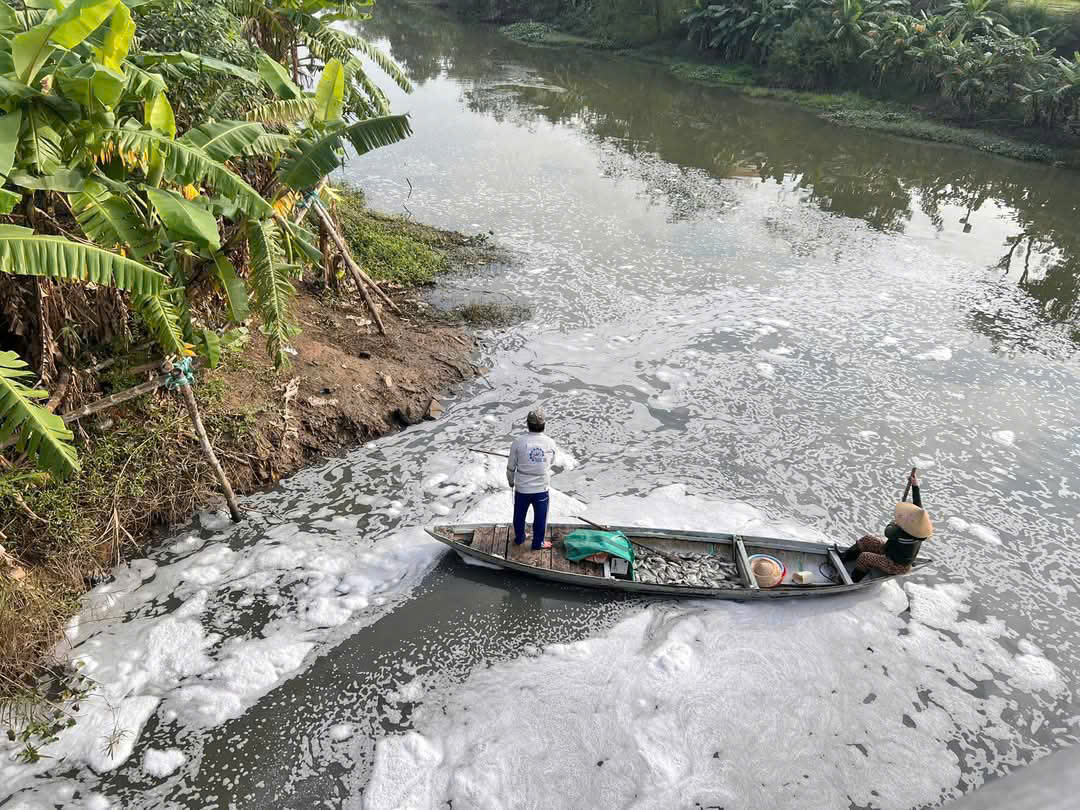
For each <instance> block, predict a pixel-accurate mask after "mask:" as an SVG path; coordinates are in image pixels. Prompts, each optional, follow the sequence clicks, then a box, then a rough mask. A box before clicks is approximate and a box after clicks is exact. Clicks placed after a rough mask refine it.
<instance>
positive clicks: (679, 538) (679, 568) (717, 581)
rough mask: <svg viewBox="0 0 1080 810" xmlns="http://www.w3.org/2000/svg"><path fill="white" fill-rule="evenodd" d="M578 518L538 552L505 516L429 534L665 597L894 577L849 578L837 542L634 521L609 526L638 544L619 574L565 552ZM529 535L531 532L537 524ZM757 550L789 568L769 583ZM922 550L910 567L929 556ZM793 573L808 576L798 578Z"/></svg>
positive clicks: (594, 583) (529, 565)
mask: <svg viewBox="0 0 1080 810" xmlns="http://www.w3.org/2000/svg"><path fill="white" fill-rule="evenodd" d="M583 528H587V527H586V526H583V525H581V524H560V523H556V524H551V525H549V526H548V527H547V535H546V537H547V539H548V540H549V541H550V542H551V546H552V547H551V548H550V549H542V550H539V551H533V550H532V548H531V544H530V543H529V542H526V543H524V544H522V545H520V546H519V545H516V544H515V543H514V542H513V528H512V527H511V526H509V525H508V524H505V523H470V524H458V525H446V526H434V527H432V528H430V529H427V530H426V531H427V533H428V534H430V535H431V536H432V537H434V538H435V539H436V540H438V541H439V542H441V543H445V544H446V545H448V546H450V548H452V549H454V550H455V551H456V552H457V553H458V554H460V555H461V556H462V557H468V558H471V559H473V560H476V561H478V562H480V563H484V564H487V565H493V566H497V567H499V568H504V569H508V570H512V571H517V572H520V573H522V574H530V575H532V576H534V577H539V578H541V579H548V580H553V581H555V582H564V583H567V584H570V585H581V586H584V587H587V588H607V589H609V590H617V591H631V592H634V593H645V594H659V595H664V596H691V597H696V598H700V597H709V598H714V599H734V600H750V599H783V598H796V597H798V598H804V597H813V596H826V595H828V594H836V593H850V592H851V591H857V590H861V589H863V588H868V587H871V586H874V585H877V584H879V583H881V582H884V581H885V580H887V579H893V578H894V577H892V576H885V575H880V574H876V573H872V574H871V575H869V576H867V577H866V578H864V579H863V580H861V581H860V582H853V581H852V579H851V568H850V566H845V564H844V563H843V562H841V560H840V557H839V555H838V554H837V552H836V547H835V546H833V545H827V544H825V543H808V542H804V541H802V540H788V539H782V538H775V537H754V536H750V535H738V534H724V533H722V532H689V531H678V530H673V529H643V528H636V527H633V526H606V527H604V528H605V529H609V530H611V531H620V532H622V533H623V534H624V535H626V537H627V539H629V540H630V542H631V543H632V544H633V547H634V555H635V558H636V570H634V569H633V568H632V569H631V570H629V571H624V572H622V573H620V572H618V571H617V570H613V566H612V565H610V564H608V563H605V564H601V563H599V562H591V561H589V560H581V561H579V562H572V561H570V560H568V559H567V558H566V555H565V550H564V547H563V539H564V538H565V537H566V536H567V535H569V534H570V533H571V532H573V531H574V530H575V529H583ZM527 536H528V538H529V540H531V539H532V527H531V526H529V527H528V532H527ZM758 555H762V556H766V557H769V558H772V559H773V560H776V561H777V562H779V563H780V564H781V565H782V566H783V569H784V576H783V578H782V579H781V580H780V581H779V582H778V583H776V584H775V585H772V586H770V587H764V586H763V584H762V583H760V582H758V578H757V576H755V573H754V568H753V565H752V563H751V560H753V559H755V558H756V557H757V556H758ZM931 562H932V560H931V559H930V558H928V557H919V558H918V559H917V560H916V561H915V564H914V565H913V566H912V570H917V569H919V568H922V567H923V566H925V565H928V564H929V563H931ZM796 572H803V574H804V576H808V580H807V581H806V582H805V583H803V584H797V583H796V582H795V581H794V575H795V574H796Z"/></svg>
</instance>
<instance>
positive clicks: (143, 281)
mask: <svg viewBox="0 0 1080 810" xmlns="http://www.w3.org/2000/svg"><path fill="white" fill-rule="evenodd" d="M0 272H5V273H12V274H14V275H22V276H43V277H46V278H51V279H56V280H57V281H88V282H93V283H94V284H104V285H107V286H110V287H119V288H120V289H122V290H130V291H131V292H136V293H148V294H153V293H156V292H158V291H159V290H160V289H161V288H162V286H163V285H164V282H165V280H166V279H165V277H164V276H163V275H161V273H158V272H157V271H156V270H151V269H150V268H149V267H147V266H146V265H144V264H140V263H139V262H137V261H133V260H132V259H128V258H125V257H124V256H118V255H117V254H115V253H110V252H109V251H107V250H103V249H102V248H99V247H96V246H95V245H84V244H82V243H80V242H72V241H70V240H68V239H65V238H64V237H62V236H42V235H40V234H36V233H34V232H33V231H32V230H30V229H29V228H21V227H19V226H17V225H0Z"/></svg>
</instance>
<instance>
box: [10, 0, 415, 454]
mask: <svg viewBox="0 0 1080 810" xmlns="http://www.w3.org/2000/svg"><path fill="white" fill-rule="evenodd" d="M363 6H364V4H362V3H360V4H358V3H346V4H345V5H341V4H334V3H329V2H324V0H305V2H304V3H303V4H302V5H301V6H300V7H294V6H290V7H278V6H269V5H262V4H260V3H256V2H247V3H246V4H237V5H236V7H235V8H236V10H237V13H240V12H242V11H243V9H247V11H249V12H253V13H254V12H257V13H254V16H253V17H251V18H250V19H259V20H261V21H262V23H261V24H264V27H263V28H262V29H260V33H261V34H266V33H267V31H268V30H270V29H273V26H274V25H280V33H283V34H284V35H285V37H286V39H285V40H283V41H273V42H269V43H268V44H270V45H272V46H273V48H274V49H276V50H277V51H282V49H284V51H282V52H287V55H288V56H289V57H290V58H292V57H293V55H294V54H295V47H294V46H300V47H301V48H306V53H307V56H306V57H305V60H304V61H305V64H304V65H300V64H298V63H297V62H295V61H293V64H292V68H293V69H294V70H298V69H304V68H310V67H312V66H323V67H324V68H325V69H324V70H323V74H322V76H321V77H320V78H319V79H318V81H317V83H316V89H315V91H314V92H313V93H309V92H307V91H306V90H303V89H302V88H301V87H300V86H299V84H298V83H297V82H296V81H294V78H293V77H291V76H290V75H289V70H288V69H287V68H285V67H284V66H283V65H281V64H280V63H279V62H278V61H276V59H275V55H276V54H275V53H274V52H273V51H272V52H271V55H267V54H266V53H263V52H262V51H260V50H259V49H258V48H257V47H255V46H253V45H252V44H251V43H250V42H249V43H247V44H238V43H239V42H242V38H241V37H240V36H239V35H240V33H241V31H243V30H245V29H244V26H245V25H246V24H247V22H250V20H249V19H247V18H245V17H243V16H242V15H241V16H239V17H238V16H237V14H236V13H234V12H233V11H230V10H229V8H228V7H227V6H226V5H225V4H223V3H221V2H214V0H177V1H176V2H171V0H162V2H159V3H156V4H155V5H154V7H153V8H152V9H151V8H146V9H143V12H145V13H143V14H142V16H141V17H140V20H142V21H146V20H152V21H154V22H156V23H158V24H160V25H165V26H166V27H168V25H171V24H172V23H176V26H175V27H176V31H175V32H170V35H169V36H164V35H162V31H161V30H160V28H158V29H155V30H151V31H150V32H149V35H148V36H146V37H144V39H143V41H142V43H141V44H142V47H141V48H139V49H133V43H134V42H135V28H136V23H135V20H134V19H133V17H132V14H131V12H130V11H129V7H128V6H126V5H119V4H118V0H74V2H72V3H71V4H69V5H68V6H66V7H63V8H61V9H60V10H59V11H58V12H53V11H49V12H48V13H37V12H35V13H29V12H27V13H20V14H16V13H15V11H14V10H13V8H12V7H11V6H10V5H7V4H6V3H2V2H0V8H2V9H3V10H4V11H3V12H0V27H3V28H4V30H5V31H7V32H8V34H9V36H0V63H6V64H7V65H8V66H9V67H10V70H9V71H8V73H7V75H5V76H3V77H2V79H3V84H2V88H0V89H3V90H4V91H5V92H4V94H3V95H0V112H3V115H0V177H2V178H3V180H4V183H3V185H4V186H6V188H3V189H0V211H5V212H6V211H12V210H14V208H15V206H17V205H23V206H24V207H25V209H26V217H25V221H27V222H30V223H34V224H35V226H36V227H38V226H39V224H40V223H41V222H45V223H47V227H48V228H49V232H44V233H42V232H38V231H36V230H35V229H32V228H25V227H20V226H16V225H14V224H4V223H3V222H0V272H6V273H12V274H18V275H28V276H40V277H44V278H48V279H52V280H55V281H72V282H88V283H93V284H96V285H100V286H110V287H116V288H119V289H121V290H126V291H129V292H130V293H131V294H132V295H131V298H130V303H131V305H132V307H133V309H134V310H135V312H137V313H138V315H139V316H140V317H141V319H142V321H143V322H144V323H145V324H146V327H147V328H148V330H149V332H150V334H151V335H152V336H153V337H154V339H155V340H156V342H157V343H158V345H159V346H160V347H161V349H162V350H163V351H164V352H165V353H166V354H175V355H179V356H186V355H190V354H191V353H192V352H193V351H194V350H198V351H199V352H200V353H201V354H202V355H203V356H204V357H205V358H206V359H207V360H208V361H209V363H210V364H211V365H214V364H216V363H217V362H218V360H219V359H220V356H221V350H222V349H221V347H222V342H221V338H220V335H219V334H218V332H217V331H215V329H214V328H213V327H214V326H216V325H217V324H216V323H215V321H218V322H220V320H223V319H224V318H225V317H227V318H228V319H230V320H232V321H233V322H235V323H240V322H242V321H243V320H244V319H245V318H247V317H248V315H249V312H250V310H251V309H252V307H251V306H250V305H249V301H248V299H249V296H250V297H251V298H253V300H254V302H255V305H256V306H255V309H256V310H257V312H258V315H259V319H260V321H261V326H260V328H261V331H262V332H263V333H264V334H265V335H266V337H267V347H268V350H269V352H270V354H271V356H272V357H273V358H274V362H275V365H277V366H279V367H280V366H281V365H284V363H285V361H286V358H287V352H286V349H287V344H288V341H289V339H290V338H291V337H293V336H294V335H295V334H296V332H297V331H298V330H297V329H296V326H295V324H294V323H293V321H292V319H291V317H290V314H289V303H290V299H291V297H292V295H293V287H292V281H291V279H292V278H293V277H295V276H296V275H298V274H299V273H300V272H301V271H302V268H303V264H304V263H305V262H312V263H316V262H320V261H321V260H322V256H321V254H320V252H319V249H318V247H317V246H316V244H315V239H314V237H313V236H312V235H311V234H310V233H308V232H307V231H305V230H304V229H303V228H302V227H300V226H299V225H298V224H296V223H292V222H290V221H288V220H287V219H286V218H285V217H283V216H281V214H280V213H279V210H280V211H286V210H288V203H289V200H288V199H284V198H285V197H287V196H288V195H293V197H294V198H295V196H296V193H297V192H304V191H307V190H309V189H311V188H314V187H316V186H318V185H319V183H320V182H321V181H322V180H323V178H324V177H325V176H326V174H328V173H329V172H330V171H332V170H333V169H335V168H337V167H338V166H340V165H341V163H342V161H343V159H344V156H345V153H346V145H347V144H348V145H351V146H352V148H353V150H354V151H355V152H356V153H357V154H363V153H365V152H367V151H370V150H371V149H375V148H378V147H380V146H385V145H388V144H390V143H394V142H396V141H398V140H400V139H402V138H404V137H406V136H408V135H409V132H410V130H409V126H408V123H407V121H406V119H405V118H404V117H403V116H389V115H386V116H381V117H376V118H361V119H360V120H353V121H351V122H346V121H344V120H342V116H343V115H346V114H349V113H353V114H356V113H358V112H359V113H364V112H366V111H369V110H371V109H382V108H383V107H384V106H385V97H384V96H382V94H381V91H377V90H374V89H372V87H371V86H369V83H368V79H367V77H366V75H365V74H364V72H363V69H362V65H361V63H360V62H359V59H358V56H357V55H355V54H354V53H353V50H354V49H355V50H358V51H359V52H360V53H362V54H363V55H365V56H368V57H370V58H372V59H374V60H375V62H376V64H377V65H379V66H380V68H381V69H382V70H383V71H384V72H386V73H388V74H389V75H390V76H391V77H392V78H394V79H395V81H397V82H398V83H399V84H400V85H402V86H403V87H408V80H407V79H406V78H405V77H404V75H403V74H402V73H401V71H400V69H399V68H398V67H397V66H396V65H395V64H394V63H393V62H392V61H391V60H389V58H388V57H386V56H385V54H382V53H381V52H379V51H377V49H374V48H372V46H371V45H370V44H368V43H367V42H366V41H364V40H362V39H361V38H358V37H354V36H353V35H351V34H347V33H345V32H342V31H338V30H337V29H332V28H329V27H328V26H330V25H331V23H333V22H334V21H335V20H337V19H341V18H342V17H341V15H343V14H344V15H346V16H350V15H351V16H355V15H358V14H363V13H364V12H363V11H361V10H360V9H361V8H362V7H363ZM260 9H261V10H260ZM192 12H197V13H195V14H194V15H192ZM264 12H265V13H264ZM200 15H202V16H201V17H200ZM192 16H193V17H194V18H195V19H193V20H192V19H189V17H192ZM208 21H209V22H208ZM265 26H270V28H269V29H268V28H266V27H265ZM275 30H276V29H275ZM173 33H175V36H173V35H172V34H173ZM253 39H254V40H255V41H258V40H259V36H253ZM217 45H222V48H220V49H218V48H217V47H216V46H217ZM155 47H157V48H160V50H155V49H154V48H155ZM189 47H190V48H193V49H197V50H189V49H188V48H189ZM228 57H234V58H235V59H236V60H237V61H236V62H233V61H229V58H228ZM40 76H45V79H44V80H41V81H38V78H39V77H40ZM171 82H176V83H180V82H182V83H183V84H184V89H185V92H184V93H182V94H174V95H173V100H175V99H176V98H180V99H182V101H181V102H180V104H179V106H177V107H174V105H173V100H170V97H169V94H168V88H169V84H170V83H171ZM192 87H194V88H195V90H196V93H195V95H196V96H198V95H200V94H201V95H202V96H203V98H202V99H201V100H198V101H195V102H191V100H190V98H191V94H190V92H189V91H190V89H191V88H192ZM237 87H244V88H247V89H246V90H245V91H243V93H241V92H240V91H238V90H237ZM212 92H217V95H218V98H216V99H214V100H213V101H210V102H207V100H206V98H205V96H206V95H207V94H208V93H212ZM240 95H243V98H242V99H239V96H240ZM275 96H276V97H277V100H276V101H275V100H274V97H275ZM234 99H238V100H236V102H235V104H234V103H233V100H234ZM229 108H234V109H236V108H240V109H242V110H243V114H242V115H239V116H236V117H235V118H229V117H227V116H225V117H223V116H221V115H220V112H221V111H222V110H225V109H229ZM204 109H205V110H206V112H207V113H208V114H210V113H214V115H213V117H211V118H208V119H207V120H205V121H201V122H196V121H193V120H192V119H191V113H192V111H194V110H204ZM249 113H251V114H250V115H249ZM245 119H246V120H245ZM260 120H265V121H266V122H267V123H268V125H271V126H274V127H277V128H278V131H275V132H267V131H266V129H264V127H263V124H262V123H260ZM281 130H284V131H281ZM256 177H257V178H258V181H257V182H258V184H259V185H260V187H261V188H267V189H270V190H271V191H273V189H275V188H279V189H281V191H280V192H279V193H278V194H277V195H276V196H273V197H271V198H270V199H267V198H266V197H265V196H264V194H263V193H262V192H260V191H259V190H257V189H256V188H255V187H254V185H253V183H254V182H255V178H256ZM290 189H292V191H290ZM275 205H276V206H277V207H275ZM53 211H67V212H70V216H71V219H69V220H68V222H67V223H66V226H65V225H61V224H59V223H57V221H56V219H55V217H53V215H52V213H47V214H45V216H41V213H42V212H53ZM76 229H77V230H78V231H80V232H81V233H77V234H73V233H72V231H73V230H76ZM57 231H59V232H60V233H63V234H64V235H63V236H61V235H58V234H57ZM69 236H74V237H76V238H69ZM225 237H228V241H226V238H225ZM243 242H246V250H245V251H243V253H246V254H247V255H248V256H250V259H251V266H250V272H249V273H248V281H249V283H250V289H249V285H248V284H246V283H245V280H244V279H243V278H242V277H241V275H240V274H238V273H237V271H236V268H235V267H234V266H233V265H232V263H231V262H230V260H229V257H228V256H226V255H225V252H223V251H233V250H235V249H237V248H240V247H243V246H244V245H243ZM199 278H210V279H213V278H216V279H217V281H218V283H219V284H220V285H221V289H222V291H223V292H224V294H225V299H226V301H227V303H228V312H227V316H226V314H225V313H222V314H221V315H218V314H217V313H214V312H207V310H206V309H204V308H199V309H198V310H196V309H195V308H193V307H191V306H189V300H188V299H189V290H188V285H189V284H190V283H192V282H191V279H199ZM167 285H168V286H169V287H170V288H169V289H166V286H167ZM196 311H197V312H198V313H199V314H198V315H196V314H194V313H195V312H196ZM204 319H209V320H210V323H209V324H207V323H205V322H204ZM21 362H22V361H21V360H18V358H17V357H16V356H15V355H13V354H12V355H11V359H10V363H21ZM21 368H22V367H21V366H17V365H12V366H11V367H10V368H9V369H8V373H7V377H6V379H9V381H8V382H6V383H5V385H6V386H7V387H6V388H5V389H4V390H5V392H6V393H5V395H4V396H5V399H4V402H5V403H6V408H7V410H6V411H5V414H6V418H7V423H6V424H7V426H8V428H10V429H9V430H8V432H9V433H10V432H11V431H14V430H16V429H18V430H19V431H23V433H21V434H20V436H21V446H23V447H25V448H26V449H27V450H28V452H29V453H30V455H31V456H33V457H36V458H38V460H39V461H40V463H41V464H42V465H43V466H45V467H46V468H47V469H51V470H54V471H56V472H57V474H66V473H68V472H70V471H71V470H72V469H74V467H73V466H72V465H74V451H72V450H70V445H68V444H65V441H66V438H69V434H66V433H64V432H63V430H62V426H61V428H59V429H58V428H57V427H56V425H55V424H54V420H50V419H49V418H48V416H41V415H40V414H39V411H40V412H41V413H42V414H44V413H46V412H44V411H41V409H40V408H37V409H36V410H35V407H36V406H33V404H32V402H31V400H32V399H34V398H41V397H43V396H46V394H45V393H44V392H37V391H32V390H31V389H28V388H25V386H22V387H20V386H21V383H19V382H18V378H20V377H22V376H25V374H24V373H23V372H22V371H20V370H19V369H21ZM69 451H70V453H69Z"/></svg>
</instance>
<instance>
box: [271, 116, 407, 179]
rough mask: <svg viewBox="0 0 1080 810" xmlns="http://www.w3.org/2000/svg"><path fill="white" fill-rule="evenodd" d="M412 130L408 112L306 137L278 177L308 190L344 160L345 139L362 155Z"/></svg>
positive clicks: (370, 119) (392, 141)
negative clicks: (308, 138) (319, 136)
mask: <svg viewBox="0 0 1080 810" xmlns="http://www.w3.org/2000/svg"><path fill="white" fill-rule="evenodd" d="M411 134H412V130H411V129H410V128H409V119H408V116H405V115H384V116H381V117H379V118H367V119H365V120H363V121H357V122H356V123H355V124H350V125H349V126H346V127H342V128H341V129H337V130H335V131H333V132H331V133H329V134H328V135H324V136H323V137H321V138H319V139H318V140H315V141H309V140H303V141H300V143H299V144H298V148H297V149H295V150H294V151H293V152H292V154H290V156H289V158H288V159H287V160H286V161H285V162H284V164H282V167H281V174H280V175H279V177H278V179H279V180H280V181H281V182H282V183H283V184H284V185H286V186H288V187H289V188H293V189H296V190H297V191H304V190H306V189H309V188H311V187H312V186H315V185H317V184H318V183H319V181H320V180H322V178H324V177H325V176H326V175H328V174H330V172H332V171H334V170H335V169H336V168H338V167H339V166H340V165H341V163H342V146H343V145H344V144H343V143H342V141H343V140H348V142H349V143H351V144H352V145H353V148H354V149H355V150H356V153H357V154H358V155H362V154H364V153H366V152H370V151H371V150H372V149H378V148H379V147H380V146H389V145H390V144H392V143H397V142H398V141H400V140H404V139H405V138H407V137H408V136H409V135H411Z"/></svg>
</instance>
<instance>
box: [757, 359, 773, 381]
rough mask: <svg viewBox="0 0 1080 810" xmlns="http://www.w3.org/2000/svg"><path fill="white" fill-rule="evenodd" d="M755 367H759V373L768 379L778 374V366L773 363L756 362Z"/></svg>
mask: <svg viewBox="0 0 1080 810" xmlns="http://www.w3.org/2000/svg"><path fill="white" fill-rule="evenodd" d="M754 368H755V369H757V373H758V374H760V375H761V376H762V377H765V378H766V379H769V378H771V377H773V376H774V375H775V374H776V366H774V365H772V363H755V364H754Z"/></svg>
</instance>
